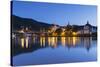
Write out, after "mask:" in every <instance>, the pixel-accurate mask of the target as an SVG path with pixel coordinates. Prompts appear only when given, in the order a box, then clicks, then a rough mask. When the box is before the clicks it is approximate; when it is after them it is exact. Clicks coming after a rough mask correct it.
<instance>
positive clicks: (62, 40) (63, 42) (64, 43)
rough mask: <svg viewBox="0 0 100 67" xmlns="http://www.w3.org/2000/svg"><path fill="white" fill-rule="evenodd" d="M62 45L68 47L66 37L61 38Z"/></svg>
mask: <svg viewBox="0 0 100 67" xmlns="http://www.w3.org/2000/svg"><path fill="white" fill-rule="evenodd" d="M61 43H62V45H63V46H66V38H65V37H61Z"/></svg>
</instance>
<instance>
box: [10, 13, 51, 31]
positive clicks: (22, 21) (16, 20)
mask: <svg viewBox="0 0 100 67" xmlns="http://www.w3.org/2000/svg"><path fill="white" fill-rule="evenodd" d="M11 22H12V30H19V29H21V27H29V28H31V29H32V30H36V31H40V29H42V28H45V29H48V28H49V27H50V26H52V24H47V23H44V22H39V21H36V20H34V19H28V18H22V17H18V16H15V15H11Z"/></svg>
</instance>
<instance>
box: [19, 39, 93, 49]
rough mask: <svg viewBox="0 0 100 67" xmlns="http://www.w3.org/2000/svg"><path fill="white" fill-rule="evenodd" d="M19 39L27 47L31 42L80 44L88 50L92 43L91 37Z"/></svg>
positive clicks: (71, 45) (51, 45)
mask: <svg viewBox="0 0 100 67" xmlns="http://www.w3.org/2000/svg"><path fill="white" fill-rule="evenodd" d="M19 39H20V45H21V47H22V48H28V47H29V46H30V45H31V44H33V45H37V43H38V44H40V46H41V47H46V46H49V47H53V48H56V47H57V46H59V45H62V46H63V47H65V46H67V47H73V46H74V47H75V46H82V47H85V48H86V49H87V50H89V49H90V47H91V43H92V37H23V38H19Z"/></svg>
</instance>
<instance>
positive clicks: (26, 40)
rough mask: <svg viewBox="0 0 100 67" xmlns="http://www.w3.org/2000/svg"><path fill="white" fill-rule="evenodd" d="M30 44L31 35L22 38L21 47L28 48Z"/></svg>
mask: <svg viewBox="0 0 100 67" xmlns="http://www.w3.org/2000/svg"><path fill="white" fill-rule="evenodd" d="M28 46H29V37H26V38H21V47H22V48H28Z"/></svg>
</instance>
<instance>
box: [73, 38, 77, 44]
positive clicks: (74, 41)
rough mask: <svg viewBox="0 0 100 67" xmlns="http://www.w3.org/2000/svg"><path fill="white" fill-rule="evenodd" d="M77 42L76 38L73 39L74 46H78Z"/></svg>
mask: <svg viewBox="0 0 100 67" xmlns="http://www.w3.org/2000/svg"><path fill="white" fill-rule="evenodd" d="M76 41H77V39H76V37H73V46H75V45H76Z"/></svg>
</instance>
